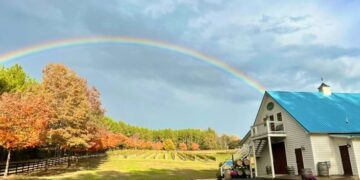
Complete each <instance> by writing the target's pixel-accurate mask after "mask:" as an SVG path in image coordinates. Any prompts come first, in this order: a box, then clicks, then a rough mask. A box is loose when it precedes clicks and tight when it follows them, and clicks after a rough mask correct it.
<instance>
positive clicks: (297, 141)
mask: <svg viewBox="0 0 360 180" xmlns="http://www.w3.org/2000/svg"><path fill="white" fill-rule="evenodd" d="M269 102H274V103H275V106H274V108H273V109H272V110H271V111H268V110H267V109H266V105H267V104H268V103H269ZM279 112H281V114H282V120H283V122H284V128H285V132H286V138H284V139H283V140H282V139H280V138H273V140H272V141H273V142H274V141H284V143H285V149H286V159H287V165H288V166H293V167H294V168H295V173H297V164H296V157H295V149H296V148H301V147H302V146H303V147H305V151H302V155H303V162H304V167H305V168H310V169H312V171H313V172H314V171H315V167H314V161H313V153H312V147H311V143H310V136H309V135H308V133H307V132H306V131H305V130H304V129H303V128H302V127H301V126H300V125H299V124H298V123H297V121H295V120H294V119H293V118H292V116H290V115H289V114H288V113H287V112H286V111H285V110H284V109H283V108H282V107H281V106H280V105H279V104H277V103H276V101H274V100H273V99H272V98H271V97H269V96H266V97H265V98H264V100H263V102H262V104H261V105H260V109H259V113H258V115H257V119H256V120H255V124H260V123H263V118H264V117H265V116H266V115H268V116H270V115H273V116H274V119H275V120H277V116H276V115H277V113H279ZM268 165H270V158H269V152H268V147H266V148H264V150H263V152H262V155H261V157H260V158H258V159H257V166H258V169H259V171H258V172H261V174H263V173H264V174H266V166H268ZM258 175H260V173H259V174H258Z"/></svg>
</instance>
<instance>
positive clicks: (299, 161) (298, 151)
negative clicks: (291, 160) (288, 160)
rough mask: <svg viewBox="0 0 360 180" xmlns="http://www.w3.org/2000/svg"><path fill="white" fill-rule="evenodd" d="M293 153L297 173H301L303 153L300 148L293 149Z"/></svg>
mask: <svg viewBox="0 0 360 180" xmlns="http://www.w3.org/2000/svg"><path fill="white" fill-rule="evenodd" d="M295 155H296V165H297V170H298V174H299V175H300V174H301V170H302V169H304V161H303V155H302V151H301V148H298V149H295Z"/></svg>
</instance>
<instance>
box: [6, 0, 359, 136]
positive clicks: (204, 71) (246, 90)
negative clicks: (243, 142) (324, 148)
mask: <svg viewBox="0 0 360 180" xmlns="http://www.w3.org/2000/svg"><path fill="white" fill-rule="evenodd" d="M359 11H360V2H359V1H301V2H300V1H275V2H269V1H239V0H237V1H232V0H223V1H220V0H219V1H216V0H202V1H195V0H159V1H149V0H119V1H114V0H108V1H100V0H99V1H94V0H87V1H85V0H80V1H35V0H29V1H0V53H6V52H8V51H11V50H15V49H18V48H23V47H27V46H31V45H34V44H39V43H44V42H47V41H51V40H57V39H64V38H72V37H82V36H96V35H119V36H132V37H140V38H150V39H158V40H162V41H166V42H169V43H173V44H177V45H181V46H185V47H188V48H191V49H194V50H197V51H200V52H203V53H205V54H207V55H210V56H213V57H216V58H218V59H221V60H222V61H223V62H225V63H227V64H229V65H231V66H233V67H234V68H236V69H238V70H240V71H242V72H244V73H246V74H248V75H249V76H251V77H252V78H254V79H256V80H257V81H258V82H260V83H261V84H263V85H264V86H265V87H266V88H267V89H268V90H289V91H316V88H317V86H318V85H319V84H320V77H324V79H325V81H326V82H327V83H328V84H330V85H331V86H332V88H333V90H334V91H337V92H358V91H359V90H360V79H359V78H358V77H359V76H360V62H359V60H360V47H359V46H360V44H359V42H360V38H359V37H360V36H359V35H358V31H359V28H360V13H358V12H359ZM189 58H190V57H187V56H184V55H181V54H178V53H174V52H170V51H165V50H161V49H155V48H150V47H142V46H130V45H106V44H98V45H91V46H78V47H69V48H64V49H57V50H52V51H48V52H45V53H41V54H35V55H31V56H27V57H23V58H19V59H16V60H14V61H11V62H7V63H5V65H6V66H9V65H12V64H15V63H18V64H21V65H22V66H23V67H24V68H25V70H26V71H27V72H28V73H29V74H30V75H31V76H34V77H36V78H37V79H39V80H40V79H41V71H42V68H43V67H44V66H45V65H46V64H48V63H63V64H65V65H67V66H69V67H71V68H72V69H74V70H76V71H77V72H78V73H79V74H80V75H81V76H83V77H86V78H87V80H88V82H89V83H90V84H91V85H94V86H96V87H98V89H99V90H100V91H101V93H102V100H103V105H104V107H105V108H106V109H107V114H108V115H110V116H112V117H113V118H114V119H117V120H124V121H126V122H128V123H130V124H134V125H139V126H144V127H149V128H156V129H158V128H176V129H180V128H207V127H212V128H214V129H216V130H217V131H218V132H220V133H230V134H236V135H240V136H243V135H244V134H245V133H246V132H247V130H248V129H249V127H250V126H251V123H252V122H253V120H254V118H255V115H256V113H257V110H258V107H259V104H260V101H261V98H262V94H259V93H257V92H256V91H255V90H254V89H253V88H251V87H249V86H248V85H247V84H245V83H244V82H241V81H237V80H236V79H233V78H232V77H230V76H228V75H226V74H224V73H223V72H221V71H218V70H217V69H214V68H211V67H209V66H206V65H204V64H201V63H199V62H196V61H191V59H189Z"/></svg>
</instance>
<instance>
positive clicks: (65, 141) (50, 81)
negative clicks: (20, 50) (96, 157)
mask: <svg viewBox="0 0 360 180" xmlns="http://www.w3.org/2000/svg"><path fill="white" fill-rule="evenodd" d="M42 91H43V94H44V96H45V99H46V101H47V104H48V105H49V106H50V109H51V111H52V114H53V117H52V119H51V120H50V121H49V128H50V129H49V139H48V145H49V146H52V147H55V148H56V149H65V150H68V151H81V150H84V149H88V148H89V147H90V144H89V143H90V142H91V140H92V139H94V138H93V137H92V136H93V133H91V131H90V129H93V130H94V129H95V130H96V129H97V127H96V125H97V123H93V124H92V125H90V123H91V121H90V119H91V117H93V116H96V113H94V114H95V115H94V114H93V113H92V111H91V110H92V109H96V108H97V107H92V105H94V104H97V103H98V102H97V100H96V98H97V94H96V93H97V92H94V91H89V88H88V86H87V83H86V81H85V80H84V79H82V78H81V77H79V76H78V75H77V74H76V73H75V72H74V71H72V70H71V69H69V68H68V67H66V66H65V65H62V64H49V65H47V66H46V67H45V68H44V70H43V82H42ZM92 102H93V103H92ZM89 127H90V128H89ZM68 154H69V153H68Z"/></svg>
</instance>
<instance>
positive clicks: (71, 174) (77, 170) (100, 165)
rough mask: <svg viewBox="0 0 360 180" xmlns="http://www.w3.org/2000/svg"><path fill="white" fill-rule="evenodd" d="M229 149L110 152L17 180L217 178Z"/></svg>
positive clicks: (228, 157) (229, 153)
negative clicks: (219, 168) (220, 165)
mask: <svg viewBox="0 0 360 180" xmlns="http://www.w3.org/2000/svg"><path fill="white" fill-rule="evenodd" d="M226 159H231V152H228V151H222V152H219V151H195V152H187V151H186V152H175V151H174V152H172V151H169V152H166V151H150V150H149V151H141V150H139V151H136V150H124V151H111V152H108V156H107V157H102V158H92V159H83V160H81V161H79V162H78V163H77V164H76V165H73V166H72V167H70V168H66V167H56V168H52V169H50V170H48V171H47V172H36V173H33V174H30V175H26V176H13V177H12V178H15V179H131V180H132V179H202V178H216V174H217V172H218V167H219V166H218V165H219V163H220V162H221V161H224V160H226Z"/></svg>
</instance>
